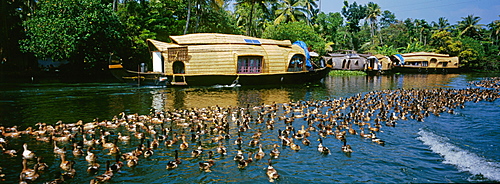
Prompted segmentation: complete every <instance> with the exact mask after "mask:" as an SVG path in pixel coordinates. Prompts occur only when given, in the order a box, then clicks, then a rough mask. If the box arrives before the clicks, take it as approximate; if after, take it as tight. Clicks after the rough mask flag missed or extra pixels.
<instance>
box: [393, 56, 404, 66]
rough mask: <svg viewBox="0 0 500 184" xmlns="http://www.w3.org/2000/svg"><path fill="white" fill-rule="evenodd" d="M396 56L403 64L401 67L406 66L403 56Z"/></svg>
mask: <svg viewBox="0 0 500 184" xmlns="http://www.w3.org/2000/svg"><path fill="white" fill-rule="evenodd" d="M395 56H396V58H398V59H399V61H401V63H400V64H401V65H404V64H405V59H404V58H403V56H402V55H401V54H396V55H395Z"/></svg>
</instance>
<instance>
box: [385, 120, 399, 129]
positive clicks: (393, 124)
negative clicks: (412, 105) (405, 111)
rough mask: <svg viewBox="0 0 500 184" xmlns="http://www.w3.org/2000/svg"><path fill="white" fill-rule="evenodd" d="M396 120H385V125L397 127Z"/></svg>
mask: <svg viewBox="0 0 500 184" xmlns="http://www.w3.org/2000/svg"><path fill="white" fill-rule="evenodd" d="M396 124H397V123H396V121H394V120H389V121H386V122H385V126H388V127H396Z"/></svg>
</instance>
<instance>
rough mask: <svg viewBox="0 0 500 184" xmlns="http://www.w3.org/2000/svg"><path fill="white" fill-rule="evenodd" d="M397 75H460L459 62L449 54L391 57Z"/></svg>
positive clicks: (429, 53) (409, 54)
mask: <svg viewBox="0 0 500 184" xmlns="http://www.w3.org/2000/svg"><path fill="white" fill-rule="evenodd" d="M390 58H391V61H392V62H393V68H392V70H393V72H395V73H458V72H459V60H458V57H453V56H450V55H448V54H437V53H432V52H414V53H407V54H396V55H392V56H390Z"/></svg>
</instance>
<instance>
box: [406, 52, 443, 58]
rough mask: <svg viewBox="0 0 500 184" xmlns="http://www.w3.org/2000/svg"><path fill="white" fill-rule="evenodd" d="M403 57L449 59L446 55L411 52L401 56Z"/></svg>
mask: <svg viewBox="0 0 500 184" xmlns="http://www.w3.org/2000/svg"><path fill="white" fill-rule="evenodd" d="M401 55H402V56H403V57H412V56H436V57H450V55H448V54H438V53H434V52H412V53H406V54H401Z"/></svg>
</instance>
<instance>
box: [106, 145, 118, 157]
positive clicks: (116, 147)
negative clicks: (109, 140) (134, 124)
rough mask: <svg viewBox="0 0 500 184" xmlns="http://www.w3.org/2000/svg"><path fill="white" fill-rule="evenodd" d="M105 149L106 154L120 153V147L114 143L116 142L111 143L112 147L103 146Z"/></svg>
mask: <svg viewBox="0 0 500 184" xmlns="http://www.w3.org/2000/svg"><path fill="white" fill-rule="evenodd" d="M105 149H107V150H109V153H108V155H114V154H118V153H120V147H118V145H116V144H113V146H112V147H109V148H105Z"/></svg>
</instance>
